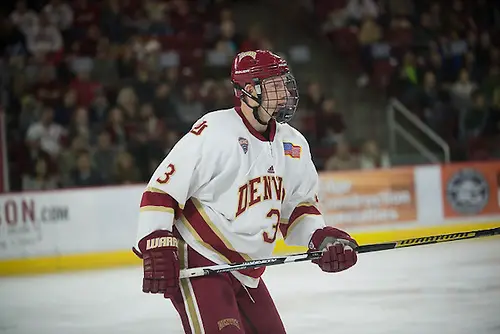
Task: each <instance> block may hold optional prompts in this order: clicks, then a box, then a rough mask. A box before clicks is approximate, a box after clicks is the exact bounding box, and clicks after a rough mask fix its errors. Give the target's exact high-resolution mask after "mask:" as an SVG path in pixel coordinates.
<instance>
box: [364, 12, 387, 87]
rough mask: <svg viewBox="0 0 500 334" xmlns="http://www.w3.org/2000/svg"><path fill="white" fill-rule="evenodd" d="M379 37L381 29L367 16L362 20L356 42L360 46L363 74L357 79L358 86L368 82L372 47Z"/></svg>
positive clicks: (370, 71) (370, 70)
mask: <svg viewBox="0 0 500 334" xmlns="http://www.w3.org/2000/svg"><path fill="white" fill-rule="evenodd" d="M381 37H382V30H381V28H380V26H379V25H378V24H377V22H375V20H374V19H373V18H371V17H369V18H367V19H366V20H364V21H363V23H362V24H361V28H360V29H359V32H358V42H359V45H360V48H361V49H360V55H361V66H362V67H363V71H364V73H363V75H362V76H361V77H360V78H359V79H358V85H359V86H360V87H363V86H366V84H368V80H369V75H370V74H371V73H372V62H373V57H372V47H373V46H374V44H375V43H376V42H378V41H379V40H380V38H381Z"/></svg>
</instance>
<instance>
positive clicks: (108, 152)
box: [92, 131, 118, 183]
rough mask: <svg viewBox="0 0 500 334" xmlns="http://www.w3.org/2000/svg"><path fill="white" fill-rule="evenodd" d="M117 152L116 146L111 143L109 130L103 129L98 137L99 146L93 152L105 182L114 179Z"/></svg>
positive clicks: (95, 163)
mask: <svg viewBox="0 0 500 334" xmlns="http://www.w3.org/2000/svg"><path fill="white" fill-rule="evenodd" d="M117 154H118V152H117V150H116V148H115V147H113V145H112V143H111V136H110V135H109V132H107V131H101V132H100V133H99V135H98V137H97V147H96V149H95V150H94V151H93V153H92V160H93V161H94V166H95V168H96V170H97V172H98V173H99V174H100V176H101V178H102V179H103V180H104V181H105V183H111V182H112V181H113V170H114V169H113V167H114V162H115V160H116V157H117Z"/></svg>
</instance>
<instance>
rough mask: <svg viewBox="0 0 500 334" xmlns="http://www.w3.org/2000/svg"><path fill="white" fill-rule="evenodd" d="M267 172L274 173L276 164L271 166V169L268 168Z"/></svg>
mask: <svg viewBox="0 0 500 334" xmlns="http://www.w3.org/2000/svg"><path fill="white" fill-rule="evenodd" d="M267 172H268V173H269V174H274V166H271V167H269V169H268V170H267Z"/></svg>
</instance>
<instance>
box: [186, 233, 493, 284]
mask: <svg viewBox="0 0 500 334" xmlns="http://www.w3.org/2000/svg"><path fill="white" fill-rule="evenodd" d="M497 234H500V227H496V228H492V229H488V230H476V231H470V232H458V233H449V234H439V235H433V236H428V237H419V238H411V239H405V240H399V241H393V242H385V243H379V244H369V245H362V246H359V247H358V248H356V252H357V253H358V254H360V253H370V252H378V251H382V250H388V249H394V248H403V247H411V246H421V245H429V244H435V243H438V242H447V241H456V240H465V239H472V238H479V237H489V236H493V235H497ZM322 253H323V252H322V251H314V252H308V253H301V254H291V255H285V256H277V257H271V258H267V259H261V260H253V261H247V262H242V263H231V264H219V265H214V266H207V267H198V268H189V269H183V270H181V272H180V278H181V279H183V278H190V277H198V276H207V275H213V274H220V273H225V272H230V271H235V270H244V269H250V268H258V267H268V266H274V265H278V264H285V263H289V262H302V261H310V260H314V259H319V258H320V257H321V255H322Z"/></svg>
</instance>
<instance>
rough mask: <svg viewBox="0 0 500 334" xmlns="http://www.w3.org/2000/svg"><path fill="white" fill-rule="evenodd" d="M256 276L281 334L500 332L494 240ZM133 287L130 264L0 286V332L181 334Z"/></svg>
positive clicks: (135, 272)
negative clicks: (335, 270)
mask: <svg viewBox="0 0 500 334" xmlns="http://www.w3.org/2000/svg"><path fill="white" fill-rule="evenodd" d="M264 279H265V281H266V283H267V285H268V287H269V289H270V291H271V294H272V295H273V297H274V298H275V302H276V304H277V307H278V309H279V311H280V313H281V316H282V318H283V321H284V323H285V326H286V328H287V332H288V333H290V334H303V333H309V334H320V333H353V334H357V333H363V334H365V333H384V334H385V333H398V334H399V333H404V334H407V333H409V334H410V333H411V334H412V333H419V334H420V333H426V334H432V333H453V334H461V333H464V334H465V333H466V334H470V333H477V334H490V333H491V334H493V333H494V334H498V333H500V238H497V237H495V238H487V239H486V238H485V239H481V240H471V241H456V242H450V243H444V244H439V245H430V246H419V247H411V248H407V249H401V250H389V251H383V252H379V253H370V254H361V255H360V256H359V263H358V265H357V266H355V267H354V268H352V269H351V270H348V271H346V272H343V273H340V274H326V273H322V272H321V271H320V270H319V268H317V267H316V266H315V265H313V264H311V263H295V264H286V265H281V266H276V267H270V268H268V270H267V272H266V274H265V276H264ZM140 284H141V268H138V267H134V268H122V269H117V270H106V271H90V272H76V273H70V274H57V275H47V276H38V277H23V278H5V279H0V333H8V334H21V333H22V334H28V333H30V334H31V333H36V334H49V333H50V334H59V333H64V334H80V333H92V334H101V333H102V334H114V333H117V334H126V333H134V334H135V333H153V332H154V333H165V334H171V333H172V334H173V333H183V331H182V329H181V326H180V321H179V318H178V316H177V314H176V313H175V311H174V309H173V307H172V306H171V305H170V303H169V302H168V301H167V300H164V299H163V298H161V297H160V296H157V295H156V296H155V295H146V294H143V293H142V292H141V287H140ZM214 307H216V306H215V305H214Z"/></svg>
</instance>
